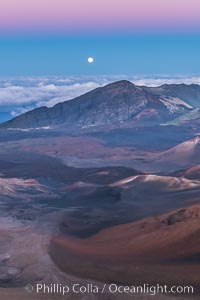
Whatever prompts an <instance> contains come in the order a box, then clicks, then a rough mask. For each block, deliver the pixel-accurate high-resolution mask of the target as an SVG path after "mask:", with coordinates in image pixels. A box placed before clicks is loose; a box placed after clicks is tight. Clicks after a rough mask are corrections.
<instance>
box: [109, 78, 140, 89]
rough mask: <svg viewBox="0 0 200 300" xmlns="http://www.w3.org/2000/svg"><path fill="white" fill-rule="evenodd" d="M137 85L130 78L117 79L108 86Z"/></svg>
mask: <svg viewBox="0 0 200 300" xmlns="http://www.w3.org/2000/svg"><path fill="white" fill-rule="evenodd" d="M134 86H135V85H134V84H133V83H132V82H131V81H128V80H120V81H116V82H112V83H110V84H108V85H107V86H106V87H115V88H116V87H134Z"/></svg>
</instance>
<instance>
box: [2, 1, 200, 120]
mask: <svg viewBox="0 0 200 300" xmlns="http://www.w3.org/2000/svg"><path fill="white" fill-rule="evenodd" d="M199 15H200V1H199V0H162V1H161V0H6V1H4V3H1V9H0V122H2V121H5V120H8V119H10V118H12V117H14V116H17V115H19V114H21V113H23V112H25V111H27V110H30V109H34V108H36V107H39V106H41V105H46V106H49V107H50V106H53V105H54V104H56V103H58V102H61V101H65V100H69V99H72V98H74V97H76V96H79V95H81V94H83V93H85V92H87V91H89V90H92V89H94V88H96V87H99V86H103V85H105V84H107V83H110V82H112V81H116V80H120V79H128V80H131V81H132V82H134V83H136V84H146V85H159V84H164V83H181V82H185V83H188V84H190V83H197V84H200V76H199V74H200V59H199V53H200V18H199ZM88 57H93V58H94V62H93V63H91V64H89V63H88V61H87V59H88Z"/></svg>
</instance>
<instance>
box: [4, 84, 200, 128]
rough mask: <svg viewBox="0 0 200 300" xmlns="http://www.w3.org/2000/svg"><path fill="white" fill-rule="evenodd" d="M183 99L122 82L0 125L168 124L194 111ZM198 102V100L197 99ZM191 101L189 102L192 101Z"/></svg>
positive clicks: (38, 109)
mask: <svg viewBox="0 0 200 300" xmlns="http://www.w3.org/2000/svg"><path fill="white" fill-rule="evenodd" d="M172 89H173V87H172ZM180 89H181V87H180ZM187 89H188V90H190V89H192V86H187ZM183 93H184V92H183ZM199 94H200V87H199ZM173 95H174V96H173ZM183 98H184V99H183ZM183 98H182V99H181V98H180V97H178V96H177V93H172V92H171V93H169V91H168V90H166V89H164V88H163V87H160V88H148V87H139V86H136V85H134V84H133V83H131V82H129V81H125V80H123V81H119V82H115V83H112V84H109V85H107V86H105V87H102V88H97V89H95V90H93V91H91V92H89V93H87V94H85V95H82V96H80V97H77V98H75V99H73V100H70V101H65V102H62V103H59V104H57V105H55V106H54V107H52V108H47V107H41V108H37V109H35V110H32V111H30V112H27V113H25V114H22V115H21V116H19V117H16V118H14V119H12V120H11V121H8V122H6V123H4V124H2V125H1V126H0V127H1V128H41V127H50V128H52V127H53V128H54V127H62V126H65V127H69V126H77V125H78V126H92V125H106V124H107V125H109V124H116V123H117V124H119V123H122V122H134V123H137V124H148V125H151V124H159V123H163V122H167V121H170V120H172V119H174V118H176V117H178V116H180V115H182V114H185V113H188V112H189V111H191V110H192V109H193V106H192V105H191V104H190V103H187V102H186V101H185V98H187V97H183ZM196 98H198V95H197V96H196ZM196 98H195V99H196ZM198 99H199V101H200V96H199V98H198ZM195 101H197V100H195ZM190 102H191V103H192V101H190Z"/></svg>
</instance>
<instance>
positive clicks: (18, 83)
mask: <svg viewBox="0 0 200 300" xmlns="http://www.w3.org/2000/svg"><path fill="white" fill-rule="evenodd" d="M122 79H127V80H130V81H132V82H133V83H134V84H136V85H140V86H141V85H146V86H159V85H162V84H172V83H174V84H179V83H185V84H200V76H184V75H179V76H170V75H165V76H125V75H115V76H112V75H111V76H68V77H19V78H10V79H0V112H1V111H4V112H5V111H6V112H8V113H9V114H11V115H12V116H13V117H15V116H17V115H19V114H22V113H24V112H26V111H28V110H31V109H34V108H36V107H40V106H47V107H52V106H54V105H55V104H57V103H59V102H63V101H67V100H70V99H73V98H75V97H77V96H80V95H82V94H84V93H86V92H88V91H91V90H93V89H95V88H97V87H102V86H104V85H106V84H108V83H110V82H113V81H117V80H122Z"/></svg>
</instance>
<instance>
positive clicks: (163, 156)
mask: <svg viewBox="0 0 200 300" xmlns="http://www.w3.org/2000/svg"><path fill="white" fill-rule="evenodd" d="M151 163H152V164H153V165H154V166H155V167H156V166H157V167H158V168H156V169H161V170H162V171H168V170H169V171H172V170H176V169H183V168H190V167H192V166H194V165H197V164H199V163H200V137H199V136H196V137H195V138H192V139H191V140H189V141H186V142H183V143H181V144H179V145H177V146H175V147H173V148H171V149H168V150H166V151H163V152H161V153H160V154H157V155H154V156H153V157H152V158H151Z"/></svg>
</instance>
